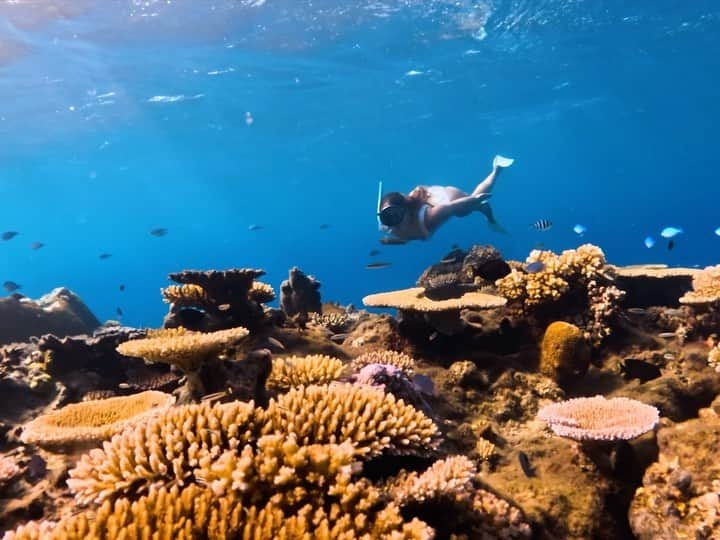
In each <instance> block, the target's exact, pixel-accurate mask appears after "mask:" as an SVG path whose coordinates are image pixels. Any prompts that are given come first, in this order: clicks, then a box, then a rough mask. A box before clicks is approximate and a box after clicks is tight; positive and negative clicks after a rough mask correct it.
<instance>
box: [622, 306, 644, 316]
mask: <svg viewBox="0 0 720 540" xmlns="http://www.w3.org/2000/svg"><path fill="white" fill-rule="evenodd" d="M625 311H627V312H628V313H630V314H632V315H645V314H646V313H647V310H646V309H644V308H641V307H631V308H627V309H626V310H625Z"/></svg>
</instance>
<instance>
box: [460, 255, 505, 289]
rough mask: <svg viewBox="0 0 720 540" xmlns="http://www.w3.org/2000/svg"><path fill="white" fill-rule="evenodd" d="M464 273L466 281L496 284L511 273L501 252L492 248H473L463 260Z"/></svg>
mask: <svg viewBox="0 0 720 540" xmlns="http://www.w3.org/2000/svg"><path fill="white" fill-rule="evenodd" d="M462 272H463V274H464V276H465V278H466V279H468V280H471V281H474V280H475V278H478V277H479V278H481V279H482V280H484V281H486V282H489V283H494V282H495V281H496V280H498V279H500V278H503V277H505V276H506V275H508V274H509V273H510V265H509V264H508V263H507V262H505V261H504V260H503V258H502V256H501V255H500V252H499V251H498V250H497V249H495V248H494V247H492V246H473V247H472V248H470V252H469V253H468V254H467V256H466V257H465V259H464V260H463V269H462Z"/></svg>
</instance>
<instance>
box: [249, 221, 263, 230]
mask: <svg viewBox="0 0 720 540" xmlns="http://www.w3.org/2000/svg"><path fill="white" fill-rule="evenodd" d="M262 228H263V226H262V225H258V224H256V223H253V224H252V225H249V226H248V231H259V230H260V229H262Z"/></svg>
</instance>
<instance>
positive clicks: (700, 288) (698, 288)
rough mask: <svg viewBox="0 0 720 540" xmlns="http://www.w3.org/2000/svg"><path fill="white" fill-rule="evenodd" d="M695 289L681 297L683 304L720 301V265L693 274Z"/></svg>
mask: <svg viewBox="0 0 720 540" xmlns="http://www.w3.org/2000/svg"><path fill="white" fill-rule="evenodd" d="M692 284H693V289H692V291H689V292H687V293H685V294H684V295H683V296H682V297H681V298H680V303H681V304H689V305H709V304H714V303H718V302H720V265H717V266H708V267H707V268H703V269H702V270H700V271H699V272H697V273H696V274H695V275H694V276H693V281H692Z"/></svg>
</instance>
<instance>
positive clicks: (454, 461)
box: [389, 456, 477, 506]
mask: <svg viewBox="0 0 720 540" xmlns="http://www.w3.org/2000/svg"><path fill="white" fill-rule="evenodd" d="M476 473H477V471H476V469H475V465H474V464H473V462H472V461H470V460H469V459H468V458H466V457H465V456H451V457H448V458H445V459H442V460H440V461H436V462H435V463H433V464H432V465H431V466H430V468H429V469H427V470H426V471H425V472H423V473H422V474H418V473H416V472H413V473H406V472H402V473H401V474H400V475H398V477H397V478H396V479H395V480H394V481H393V483H392V484H391V486H390V489H389V494H390V497H391V498H392V499H393V500H394V501H395V502H396V503H398V504H399V505H400V506H407V505H408V504H409V503H413V502H426V501H428V500H432V499H438V498H441V497H447V496H449V495H453V494H455V493H461V492H463V491H469V490H471V489H472V485H471V482H472V480H473V478H474V477H475V474H476Z"/></svg>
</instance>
